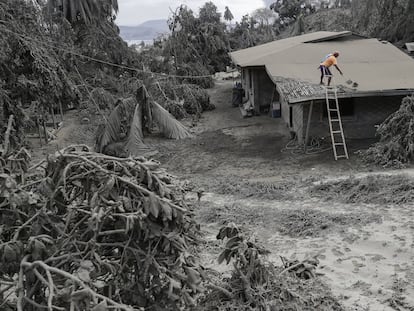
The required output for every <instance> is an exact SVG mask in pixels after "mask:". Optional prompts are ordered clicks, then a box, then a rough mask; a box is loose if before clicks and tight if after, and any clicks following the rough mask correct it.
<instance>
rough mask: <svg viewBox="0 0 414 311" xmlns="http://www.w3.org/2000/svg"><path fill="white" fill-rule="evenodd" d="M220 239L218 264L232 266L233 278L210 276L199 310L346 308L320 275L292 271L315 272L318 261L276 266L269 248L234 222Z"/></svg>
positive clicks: (226, 228) (279, 310)
mask: <svg viewBox="0 0 414 311" xmlns="http://www.w3.org/2000/svg"><path fill="white" fill-rule="evenodd" d="M217 238H218V239H220V240H223V241H224V250H223V252H222V253H221V254H220V256H219V263H222V262H224V261H225V262H226V263H227V264H229V263H231V264H232V265H233V269H232V271H231V277H230V278H220V276H219V275H217V274H215V275H211V276H210V283H207V285H206V286H207V287H208V289H209V291H207V292H206V293H205V296H204V297H203V299H201V307H200V308H199V310H229V311H232V310H237V311H239V310H275V311H282V310H284V311H287V310H309V311H310V310H338V311H339V310H344V309H343V307H342V306H341V305H340V304H339V303H338V302H337V300H336V299H335V298H334V297H333V295H332V293H331V292H330V290H329V289H328V288H327V287H326V286H324V285H323V283H322V282H321V281H320V280H319V279H318V278H317V277H314V275H312V274H311V273H309V274H306V276H307V277H304V278H301V277H298V275H297V274H296V273H289V272H290V271H294V269H295V268H296V267H297V268H298V270H296V272H298V271H300V270H303V271H305V270H306V272H308V271H313V269H314V267H315V265H317V262H316V261H314V262H313V264H309V263H308V262H307V261H303V262H300V263H296V264H295V265H291V266H290V267H277V266H275V265H274V264H272V263H271V262H269V261H268V260H267V258H266V255H267V254H269V251H268V250H266V249H265V248H264V247H262V246H260V245H259V243H258V242H257V241H255V240H253V239H252V238H251V237H250V236H249V234H248V233H247V232H245V231H243V230H241V228H240V227H238V226H236V225H235V224H234V223H229V224H227V225H226V226H224V227H222V228H221V229H220V232H219V234H218V235H217ZM304 267H305V268H304ZM303 271H302V272H303ZM299 275H300V273H299Z"/></svg>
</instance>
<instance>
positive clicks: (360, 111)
mask: <svg viewBox="0 0 414 311" xmlns="http://www.w3.org/2000/svg"><path fill="white" fill-rule="evenodd" d="M403 97H404V96H392V97H391V96H390V97H361V98H354V114H353V116H342V117H341V118H342V126H343V129H344V134H345V138H373V137H375V133H376V127H375V126H376V125H379V124H381V123H382V122H383V121H384V120H385V119H386V118H387V117H388V116H389V115H390V114H392V113H393V112H395V111H396V110H398V108H399V107H400V105H401V100H402V98H403ZM325 105H326V103H325V101H324V100H323V101H315V102H314V105H313V112H312V120H311V126H310V131H309V136H318V137H329V136H330V133H329V124H328V118H327V116H326V115H325V116H324V114H323V109H324V107H325ZM339 105H341V99H339ZM293 106H302V109H301V110H302V111H300V109H297V110H294V120H299V119H301V120H302V121H301V122H297V121H295V123H298V124H296V125H295V127H294V130H295V132H296V133H297V135H298V137H301V138H302V141H303V138H304V136H305V132H306V125H307V122H308V113H309V107H310V105H309V103H306V104H302V105H298V104H297V105H293ZM300 123H301V124H300Z"/></svg>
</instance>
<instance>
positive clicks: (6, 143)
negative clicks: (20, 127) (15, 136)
mask: <svg viewBox="0 0 414 311" xmlns="http://www.w3.org/2000/svg"><path fill="white" fill-rule="evenodd" d="M13 121H14V115H10V116H9V121H8V123H7V130H6V133H5V135H4V143H3V155H6V154H7V152H8V151H9V145H10V133H11V131H12V129H13Z"/></svg>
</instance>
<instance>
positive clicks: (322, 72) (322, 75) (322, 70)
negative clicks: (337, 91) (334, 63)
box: [319, 66, 325, 85]
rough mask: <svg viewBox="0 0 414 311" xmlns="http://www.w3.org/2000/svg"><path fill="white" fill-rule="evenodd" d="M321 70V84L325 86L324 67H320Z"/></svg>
mask: <svg viewBox="0 0 414 311" xmlns="http://www.w3.org/2000/svg"><path fill="white" fill-rule="evenodd" d="M319 68H320V69H321V82H320V84H322V85H323V77H324V75H325V74H324V67H323V66H320V67H319Z"/></svg>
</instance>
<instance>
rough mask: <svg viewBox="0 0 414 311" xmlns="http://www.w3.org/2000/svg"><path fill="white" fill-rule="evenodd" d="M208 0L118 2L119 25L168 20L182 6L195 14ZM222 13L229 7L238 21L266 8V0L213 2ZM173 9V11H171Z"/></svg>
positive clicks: (136, 0)
mask: <svg viewBox="0 0 414 311" xmlns="http://www.w3.org/2000/svg"><path fill="white" fill-rule="evenodd" d="M205 2H206V0H118V4H119V13H118V17H117V20H116V22H117V24H118V25H125V26H134V25H139V24H141V23H143V22H145V21H147V20H151V19H167V18H168V16H169V15H170V13H171V10H175V9H176V8H177V7H179V6H180V5H181V4H185V5H187V6H189V7H190V8H191V9H192V10H193V11H194V12H195V13H198V9H199V8H200V7H201V6H203V4H204V3H205ZM213 2H214V4H215V5H216V6H217V7H218V9H219V12H220V13H222V14H223V13H224V8H225V7H226V6H228V7H229V9H230V11H231V12H232V13H233V15H234V17H235V19H236V20H240V18H241V17H242V16H243V15H245V14H247V13H251V12H252V11H254V10H255V9H258V8H261V7H264V6H265V0H213ZM170 9H171V10H170Z"/></svg>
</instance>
